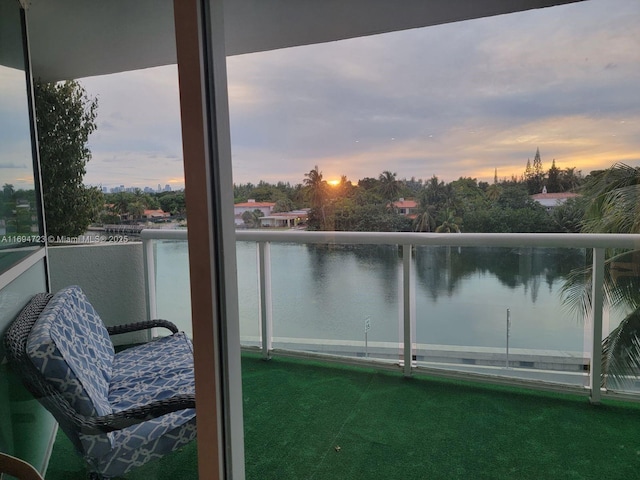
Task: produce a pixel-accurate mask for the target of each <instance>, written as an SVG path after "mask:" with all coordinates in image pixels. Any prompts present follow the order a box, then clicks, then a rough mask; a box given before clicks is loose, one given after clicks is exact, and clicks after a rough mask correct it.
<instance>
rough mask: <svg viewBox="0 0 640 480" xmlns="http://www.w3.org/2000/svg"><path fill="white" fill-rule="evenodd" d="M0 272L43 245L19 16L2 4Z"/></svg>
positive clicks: (9, 0) (2, 0)
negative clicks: (29, 250)
mask: <svg viewBox="0 0 640 480" xmlns="http://www.w3.org/2000/svg"><path fill="white" fill-rule="evenodd" d="M0 45H2V48H1V49H0V272H1V271H3V270H6V269H7V268H8V267H9V266H11V264H13V263H14V262H15V261H17V260H18V259H19V258H21V257H22V256H24V255H25V254H26V253H28V251H26V252H25V250H24V249H23V247H25V246H35V245H38V244H39V243H41V240H42V238H41V237H40V236H39V233H40V228H39V222H38V218H39V215H38V208H39V206H38V205H39V202H38V200H37V198H38V196H37V194H36V188H35V181H34V161H33V149H32V143H31V127H30V125H31V124H30V115H29V108H30V107H29V101H28V96H27V81H26V74H25V60H24V47H23V28H22V18H21V12H20V8H19V6H18V4H17V3H16V2H15V1H13V0H0Z"/></svg>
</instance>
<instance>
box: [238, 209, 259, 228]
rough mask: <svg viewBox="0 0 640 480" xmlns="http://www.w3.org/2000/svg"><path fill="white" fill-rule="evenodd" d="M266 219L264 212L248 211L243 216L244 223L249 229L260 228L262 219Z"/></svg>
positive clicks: (257, 210)
mask: <svg viewBox="0 0 640 480" xmlns="http://www.w3.org/2000/svg"><path fill="white" fill-rule="evenodd" d="M262 217H264V213H262V210H260V209H258V208H256V209H255V210H247V211H246V212H244V213H243V214H242V221H243V222H244V224H245V225H246V226H247V227H249V228H260V219H261V218H262Z"/></svg>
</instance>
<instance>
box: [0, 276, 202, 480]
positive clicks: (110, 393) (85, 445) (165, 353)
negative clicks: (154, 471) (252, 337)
mask: <svg viewBox="0 0 640 480" xmlns="http://www.w3.org/2000/svg"><path fill="white" fill-rule="evenodd" d="M155 327H164V328H167V329H169V330H170V331H171V332H172V335H170V336H167V337H161V338H159V339H156V340H152V341H150V342H148V343H145V344H142V345H137V346H134V347H131V348H128V349H125V350H123V351H120V352H118V353H115V350H114V347H113V344H112V343H111V340H110V338H109V336H110V335H115V334H120V333H127V332H132V331H137V330H143V329H148V328H155ZM5 345H6V350H7V359H8V360H9V364H10V365H11V367H12V368H13V369H14V370H15V371H16V372H17V373H18V375H19V376H20V378H21V379H22V381H23V383H24V384H25V387H26V388H27V389H28V390H29V391H30V392H31V393H32V394H33V395H34V396H35V397H36V398H37V399H38V400H39V401H40V402H41V403H42V404H43V405H44V406H45V408H46V409H47V410H49V411H50V412H51V413H52V414H53V416H54V417H55V418H56V420H57V421H58V423H59V424H60V428H61V429H62V430H63V431H64V432H65V434H66V435H67V436H68V437H69V439H70V440H71V442H72V443H73V445H74V447H75V449H76V450H77V451H78V453H79V454H80V455H82V457H83V458H84V459H85V460H86V461H87V463H88V465H89V471H90V474H91V477H92V478H111V477H115V476H121V475H124V474H126V473H127V472H128V471H129V470H131V469H132V468H134V467H136V466H139V465H142V464H144V463H146V462H147V461H149V460H152V459H154V458H159V457H161V456H162V455H164V454H166V453H168V452H170V451H173V450H175V449H177V448H179V447H181V446H183V445H185V444H187V443H189V442H190V441H191V440H193V439H194V438H195V436H196V427H195V418H196V417H195V396H194V381H193V379H194V376H193V348H192V344H191V341H190V340H189V339H188V338H187V337H186V336H185V335H184V333H182V332H180V333H179V332H178V329H177V328H176V327H175V325H174V324H173V323H171V322H168V321H165V320H152V321H148V322H140V323H135V324H129V325H123V326H119V327H108V328H106V327H105V326H104V324H103V323H102V321H101V320H100V317H99V316H98V314H97V313H96V312H95V310H94V309H93V307H92V306H91V304H90V303H89V302H88V300H87V299H86V297H85V295H84V293H83V292H82V290H81V289H80V288H79V287H76V286H73V287H68V288H66V289H63V290H61V291H60V292H58V293H56V294H55V295H51V294H38V295H36V296H35V297H34V298H33V299H32V300H31V302H30V303H29V304H28V305H27V306H26V307H25V308H24V309H23V311H22V312H21V313H20V315H19V316H18V318H17V319H16V320H15V321H14V322H13V323H12V324H11V326H10V327H9V329H8V330H7V333H6V334H5Z"/></svg>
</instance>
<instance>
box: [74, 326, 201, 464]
mask: <svg viewBox="0 0 640 480" xmlns="http://www.w3.org/2000/svg"><path fill="white" fill-rule="evenodd" d="M136 385H137V386H141V385H143V386H144V387H143V388H135V386H136ZM193 393H194V376H193V345H192V343H191V340H189V338H188V337H187V336H186V335H185V334H184V333H182V332H180V333H177V334H174V335H171V336H168V337H162V338H159V339H157V340H153V341H151V342H148V343H145V344H143V345H138V346H135V347H131V348H128V349H126V350H123V351H121V352H119V353H117V354H116V356H115V359H114V363H113V374H112V379H111V390H110V392H109V401H110V403H111V405H112V408H113V411H114V413H116V412H118V411H121V410H125V409H127V408H131V407H135V406H141V405H146V404H148V403H150V402H152V401H154V400H163V399H165V398H169V397H172V396H174V395H176V394H193ZM195 419H196V411H195V409H186V410H179V411H177V412H172V413H168V414H166V415H163V416H161V417H158V418H154V419H151V420H147V421H145V422H142V423H138V424H136V425H131V426H130V427H127V428H124V429H122V430H118V431H115V432H112V433H111V435H112V437H111V441H112V449H111V450H110V451H109V452H105V454H104V455H102V456H100V455H93V456H94V458H93V460H92V461H93V462H94V463H96V464H97V465H98V466H99V470H100V471H101V472H103V473H104V474H106V475H113V476H119V475H123V474H124V473H126V472H127V471H129V470H130V469H131V468H133V467H135V466H138V465H142V464H144V463H146V462H148V461H149V460H151V459H153V458H160V457H162V456H163V455H164V454H166V453H168V452H170V451H173V450H175V449H176V448H179V447H181V446H184V445H186V444H187V443H189V442H190V441H191V440H193V439H194V438H195V436H196V425H195ZM81 438H82V435H81ZM90 461H91V460H90Z"/></svg>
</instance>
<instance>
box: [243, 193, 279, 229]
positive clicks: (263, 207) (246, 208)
mask: <svg viewBox="0 0 640 480" xmlns="http://www.w3.org/2000/svg"><path fill="white" fill-rule="evenodd" d="M275 206H276V204H275V203H274V202H256V201H255V200H254V199H252V198H250V199H249V201H247V202H242V203H236V204H235V205H234V206H233V215H234V217H235V224H236V225H243V224H244V220H242V214H243V213H244V212H253V211H254V210H260V211H261V212H262V214H263V216H265V217H268V216H269V215H271V213H272V212H273V207H275Z"/></svg>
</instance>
